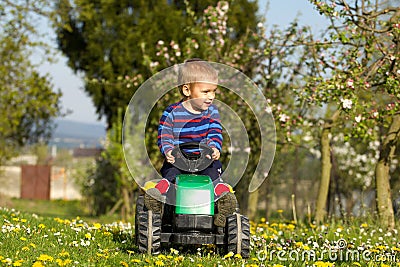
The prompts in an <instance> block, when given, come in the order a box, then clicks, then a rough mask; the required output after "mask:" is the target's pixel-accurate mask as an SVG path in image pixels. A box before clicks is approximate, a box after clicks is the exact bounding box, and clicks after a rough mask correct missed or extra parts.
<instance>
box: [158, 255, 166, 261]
mask: <svg viewBox="0 0 400 267" xmlns="http://www.w3.org/2000/svg"><path fill="white" fill-rule="evenodd" d="M157 258H158V259H160V260H166V259H167V257H166V256H165V255H163V254H160V255H158V256H157Z"/></svg>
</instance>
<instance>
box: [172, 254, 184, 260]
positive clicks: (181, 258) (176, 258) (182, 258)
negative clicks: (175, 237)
mask: <svg viewBox="0 0 400 267" xmlns="http://www.w3.org/2000/svg"><path fill="white" fill-rule="evenodd" d="M184 259H185V257H183V256H182V255H179V256H178V257H175V258H174V261H175V262H181V261H183V260H184Z"/></svg>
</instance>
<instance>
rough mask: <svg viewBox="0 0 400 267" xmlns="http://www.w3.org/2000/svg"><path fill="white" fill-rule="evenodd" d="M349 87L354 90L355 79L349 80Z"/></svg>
mask: <svg viewBox="0 0 400 267" xmlns="http://www.w3.org/2000/svg"><path fill="white" fill-rule="evenodd" d="M347 87H350V88H354V80H353V79H348V80H347Z"/></svg>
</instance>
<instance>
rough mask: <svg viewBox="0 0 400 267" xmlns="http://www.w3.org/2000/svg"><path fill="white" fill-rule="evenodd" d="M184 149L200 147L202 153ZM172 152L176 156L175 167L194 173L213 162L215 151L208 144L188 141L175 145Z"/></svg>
mask: <svg viewBox="0 0 400 267" xmlns="http://www.w3.org/2000/svg"><path fill="white" fill-rule="evenodd" d="M184 149H198V150H200V153H189V152H186V151H184ZM171 153H172V156H174V157H175V162H174V163H173V165H174V166H175V167H177V168H178V169H181V170H183V171H187V172H191V173H194V172H199V171H202V170H204V169H206V168H207V167H208V166H210V165H211V164H212V162H213V159H212V154H213V153H214V151H213V150H212V148H211V147H209V146H207V145H206V144H203V143H197V142H188V143H183V144H180V145H177V146H175V148H174V149H173V150H172V152H171Z"/></svg>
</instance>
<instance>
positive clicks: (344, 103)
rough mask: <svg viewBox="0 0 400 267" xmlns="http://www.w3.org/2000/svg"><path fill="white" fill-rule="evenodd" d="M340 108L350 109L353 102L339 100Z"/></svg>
mask: <svg viewBox="0 0 400 267" xmlns="http://www.w3.org/2000/svg"><path fill="white" fill-rule="evenodd" d="M340 101H341V102H342V107H343V108H345V109H351V107H352V105H353V101H352V100H351V99H341V100H340Z"/></svg>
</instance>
